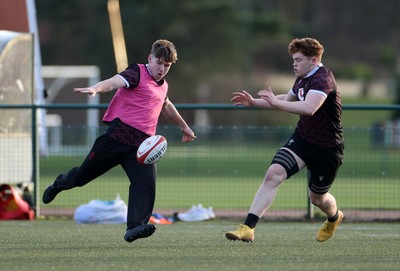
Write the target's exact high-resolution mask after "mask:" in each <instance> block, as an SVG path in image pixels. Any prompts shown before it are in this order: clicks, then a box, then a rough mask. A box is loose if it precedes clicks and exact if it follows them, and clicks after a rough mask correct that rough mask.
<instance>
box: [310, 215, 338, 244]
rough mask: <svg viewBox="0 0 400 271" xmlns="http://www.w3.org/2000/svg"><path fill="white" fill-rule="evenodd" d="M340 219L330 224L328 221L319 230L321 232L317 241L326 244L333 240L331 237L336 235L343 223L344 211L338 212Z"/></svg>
mask: <svg viewBox="0 0 400 271" xmlns="http://www.w3.org/2000/svg"><path fill="white" fill-rule="evenodd" d="M338 216H339V217H338V219H337V220H336V221H334V222H329V221H328V220H326V221H325V222H324V224H323V225H322V227H321V228H320V229H319V232H318V233H317V241H318V242H324V241H326V240H328V239H329V238H331V236H332V235H333V234H334V233H335V231H336V229H337V227H338V226H339V225H340V223H342V220H343V218H344V215H343V213H342V211H340V210H339V211H338Z"/></svg>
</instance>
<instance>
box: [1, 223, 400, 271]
mask: <svg viewBox="0 0 400 271" xmlns="http://www.w3.org/2000/svg"><path fill="white" fill-rule="evenodd" d="M0 224H1V225H0V236H1V243H2V245H1V246H0V263H1V264H0V270H7V271H14V270H16V271H17V270H18V271H25V270H27V271H32V270H58V271H63V270H68V271H70V270H85V271H91V270H96V271H102V270H118V271H123V270H155V271H159V270H163V271H164V270H165V271H167V270H171V271H172V270H173V271H179V270H185V271H186V270H207V271H209V270H218V271H224V270H230V271H232V270H233V271H234V270H254V271H257V270H276V271H280V270H282V271H283V270H285V271H290V270H307V271H313V270H363V271H368V270H371V271H376V270H383V271H384V270H399V266H400V251H399V246H400V224H398V223H346V222H344V223H343V224H342V225H341V226H340V227H339V229H338V231H337V232H336V233H335V235H334V236H333V237H332V238H331V239H330V240H328V241H326V242H323V243H319V242H317V241H315V234H316V232H317V231H318V229H319V227H320V225H321V224H320V223H292V222H286V223H275V222H274V223H265V222H261V223H259V225H258V226H257V228H256V234H255V241H254V242H253V243H244V242H239V241H228V240H226V239H225V237H224V233H225V232H226V231H228V230H232V229H234V228H235V227H236V225H237V221H232V220H214V221H204V222H177V223H175V224H172V225H158V226H157V231H156V232H155V234H154V235H153V236H151V237H149V238H146V239H139V240H136V241H135V242H133V243H126V242H125V241H124V239H123V234H124V231H125V225H121V224H118V225H89V224H85V225H78V224H75V223H74V222H73V221H71V220H36V221H33V222H29V221H2V222H1V223H0Z"/></svg>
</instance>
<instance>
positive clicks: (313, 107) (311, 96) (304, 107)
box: [258, 88, 326, 116]
mask: <svg viewBox="0 0 400 271" xmlns="http://www.w3.org/2000/svg"><path fill="white" fill-rule="evenodd" d="M258 96H260V98H261V99H263V100H265V101H266V102H267V103H268V104H270V105H271V107H273V108H277V109H280V110H283V111H286V112H289V113H293V114H297V115H306V116H312V115H314V113H315V112H316V111H317V110H318V109H319V108H320V107H321V105H322V104H323V103H324V101H325V99H326V96H324V95H322V94H319V93H314V92H311V93H308V94H307V96H306V99H305V100H304V101H296V100H295V96H294V95H291V94H290V92H288V94H286V99H280V95H277V96H275V94H274V93H273V92H272V89H271V88H268V89H267V90H260V91H259V92H258Z"/></svg>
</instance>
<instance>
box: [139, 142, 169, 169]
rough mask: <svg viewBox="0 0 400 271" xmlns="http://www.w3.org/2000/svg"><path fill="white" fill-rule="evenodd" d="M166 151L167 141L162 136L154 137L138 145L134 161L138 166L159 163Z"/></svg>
mask: <svg viewBox="0 0 400 271" xmlns="http://www.w3.org/2000/svg"><path fill="white" fill-rule="evenodd" d="M166 151H167V140H166V139H165V137H163V136H162V135H154V136H151V137H149V138H147V139H146V140H145V141H143V142H142V144H140V146H139V149H138V151H137V153H136V159H137V160H138V162H139V163H140V164H142V165H143V164H146V165H150V164H154V163H155V162H157V161H159V160H160V159H161V158H162V157H163V156H164V154H165V152H166Z"/></svg>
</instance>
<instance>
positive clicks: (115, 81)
mask: <svg viewBox="0 0 400 271" xmlns="http://www.w3.org/2000/svg"><path fill="white" fill-rule="evenodd" d="M125 86H126V84H125V82H124V80H123V79H122V78H121V77H120V76H118V75H114V76H113V77H111V78H109V79H106V80H104V81H100V82H98V83H97V84H95V85H93V86H90V87H86V88H74V92H77V93H83V94H88V95H89V96H90V98H93V97H94V96H96V94H97V93H105V92H108V91H112V90H114V89H118V88H121V87H125Z"/></svg>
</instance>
